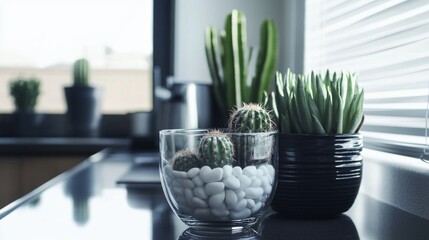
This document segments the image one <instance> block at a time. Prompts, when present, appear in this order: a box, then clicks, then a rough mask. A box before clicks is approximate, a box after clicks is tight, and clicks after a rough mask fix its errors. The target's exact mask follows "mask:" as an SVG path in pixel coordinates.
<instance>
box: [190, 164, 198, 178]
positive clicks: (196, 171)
mask: <svg viewBox="0 0 429 240" xmlns="http://www.w3.org/2000/svg"><path fill="white" fill-rule="evenodd" d="M199 172H200V169H199V168H196V167H194V168H191V169H189V171H188V178H193V177H195V176H197V175H198V173H199Z"/></svg>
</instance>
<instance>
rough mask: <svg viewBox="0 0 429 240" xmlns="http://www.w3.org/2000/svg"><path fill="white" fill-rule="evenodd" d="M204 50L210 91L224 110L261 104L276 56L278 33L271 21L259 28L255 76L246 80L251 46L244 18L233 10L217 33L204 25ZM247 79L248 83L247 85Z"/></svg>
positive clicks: (272, 73)
mask: <svg viewBox="0 0 429 240" xmlns="http://www.w3.org/2000/svg"><path fill="white" fill-rule="evenodd" d="M205 50H206V57H207V63H208V66H209V70H210V75H211V78H212V82H213V91H214V95H215V97H216V101H217V102H218V105H219V106H220V107H221V108H222V110H223V111H224V113H226V112H227V111H229V110H231V109H232V108H233V107H234V106H241V105H242V103H250V102H253V103H260V102H262V101H263V93H264V91H268V88H269V86H270V82H271V79H272V78H273V77H274V71H275V67H276V65H277V58H278V34H277V28H276V26H275V24H274V21H272V20H265V21H264V22H263V23H262V24H261V28H260V46H259V53H258V57H257V61H256V67H255V75H254V77H253V78H251V79H250V81H249V80H248V78H249V76H248V69H249V63H250V60H251V58H252V49H251V48H250V49H248V47H247V33H246V17H245V15H244V13H242V12H240V11H237V10H233V11H232V12H231V13H230V14H228V16H227V17H226V20H225V29H224V30H222V31H221V32H220V33H219V34H218V33H217V30H216V29H215V28H213V27H208V28H206V31H205ZM249 82H250V85H249Z"/></svg>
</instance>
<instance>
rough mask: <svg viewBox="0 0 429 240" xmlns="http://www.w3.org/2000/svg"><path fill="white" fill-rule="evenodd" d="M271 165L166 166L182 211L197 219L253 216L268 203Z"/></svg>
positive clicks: (173, 191)
mask: <svg viewBox="0 0 429 240" xmlns="http://www.w3.org/2000/svg"><path fill="white" fill-rule="evenodd" d="M274 177H275V175H274V168H273V166H272V165H270V164H262V165H259V166H258V167H256V166H248V167H245V168H244V169H242V168H241V167H231V166H229V165H226V166H224V167H223V168H220V167H219V168H214V169H211V168H210V167H208V166H204V167H202V168H192V169H190V170H189V171H188V172H182V171H175V170H173V168H172V166H171V165H169V164H166V165H165V166H164V178H165V183H166V184H167V186H168V188H169V191H170V193H171V194H172V195H173V197H172V198H173V199H174V200H173V201H176V202H177V204H178V206H179V207H178V208H179V211H181V212H183V213H184V214H188V215H191V216H193V217H194V218H196V219H198V220H236V219H243V218H247V217H250V216H252V215H253V214H255V213H257V212H258V211H259V210H260V209H262V208H263V207H264V206H265V202H266V200H267V198H269V197H270V194H271V191H272V186H273V182H274Z"/></svg>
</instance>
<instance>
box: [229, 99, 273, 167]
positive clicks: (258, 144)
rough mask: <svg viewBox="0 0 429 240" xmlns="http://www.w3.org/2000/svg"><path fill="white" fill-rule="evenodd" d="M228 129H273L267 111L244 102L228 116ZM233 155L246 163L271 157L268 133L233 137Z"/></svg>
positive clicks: (269, 130) (237, 131)
mask: <svg viewBox="0 0 429 240" xmlns="http://www.w3.org/2000/svg"><path fill="white" fill-rule="evenodd" d="M228 127H229V129H231V131H232V132H235V133H263V132H271V131H273V130H274V124H273V121H272V120H271V117H270V114H269V112H268V111H267V110H266V109H265V108H263V107H262V106H261V105H258V104H244V105H243V106H242V107H238V108H237V109H236V110H235V111H234V112H233V113H232V114H231V116H230V119H229V126H228ZM233 142H234V149H235V157H236V159H238V160H240V162H245V163H246V164H247V165H257V164H261V163H265V162H268V161H269V160H270V159H271V152H272V149H273V142H272V140H271V138H270V135H269V134H268V135H264V134H256V135H255V134H243V135H234V137H233Z"/></svg>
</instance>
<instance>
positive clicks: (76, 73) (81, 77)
mask: <svg viewBox="0 0 429 240" xmlns="http://www.w3.org/2000/svg"><path fill="white" fill-rule="evenodd" d="M73 80H74V85H75V86H88V81H89V62H88V60H86V59H84V58H82V59H78V60H76V62H75V63H74V64H73Z"/></svg>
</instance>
